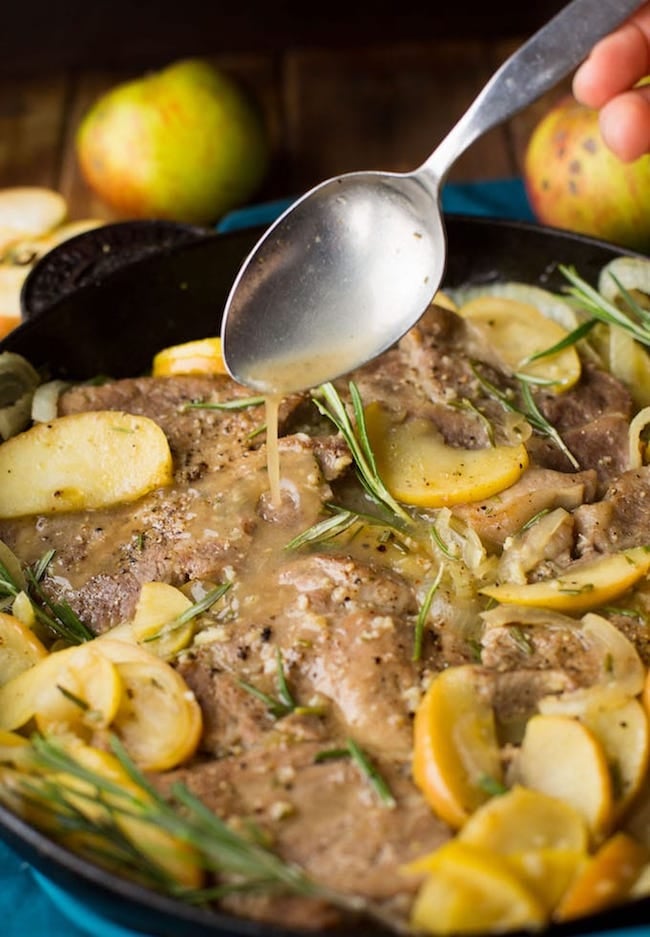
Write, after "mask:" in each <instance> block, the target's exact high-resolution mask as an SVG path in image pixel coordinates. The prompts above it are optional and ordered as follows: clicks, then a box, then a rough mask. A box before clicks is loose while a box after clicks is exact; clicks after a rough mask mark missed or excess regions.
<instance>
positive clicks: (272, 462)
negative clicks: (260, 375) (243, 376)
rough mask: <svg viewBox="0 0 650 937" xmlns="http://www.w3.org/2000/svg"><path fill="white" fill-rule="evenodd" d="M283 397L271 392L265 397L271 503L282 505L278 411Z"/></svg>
mask: <svg viewBox="0 0 650 937" xmlns="http://www.w3.org/2000/svg"><path fill="white" fill-rule="evenodd" d="M281 400H282V397H281V396H280V395H279V394H269V395H268V396H266V397H265V398H264V406H265V409H266V467H267V471H268V474H269V493H270V496H271V504H272V505H273V506H274V507H276V508H277V507H280V453H279V450H278V411H279V409H280V401H281Z"/></svg>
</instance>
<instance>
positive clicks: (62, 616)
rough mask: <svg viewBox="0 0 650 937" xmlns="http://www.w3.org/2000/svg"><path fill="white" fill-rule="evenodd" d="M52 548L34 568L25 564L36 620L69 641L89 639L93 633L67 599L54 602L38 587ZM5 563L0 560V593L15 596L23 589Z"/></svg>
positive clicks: (48, 562) (92, 636) (54, 633)
mask: <svg viewBox="0 0 650 937" xmlns="http://www.w3.org/2000/svg"><path fill="white" fill-rule="evenodd" d="M53 556H54V550H49V551H48V552H47V553H45V554H44V555H43V556H42V557H41V559H40V560H39V561H38V562H37V563H35V564H34V566H33V567H25V582H26V585H27V590H26V594H27V597H28V599H29V600H30V602H31V605H32V608H33V610H34V615H35V617H36V620H37V621H38V622H40V624H42V625H44V626H45V627H46V628H47V630H48V631H50V632H51V633H52V634H53V635H55V636H56V637H59V638H63V639H64V640H65V641H67V642H68V643H69V644H82V643H83V642H84V641H91V640H92V639H93V638H94V637H95V635H94V634H93V633H92V631H91V630H90V628H88V626H87V625H85V624H84V622H82V621H81V619H80V618H79V617H78V615H77V614H76V612H74V611H73V609H72V608H71V607H70V605H68V603H67V602H54V601H53V600H52V599H51V598H50V597H49V596H48V595H46V593H45V592H44V591H43V589H42V587H41V580H42V578H43V576H44V575H45V573H46V571H47V567H48V566H49V564H50V563H51V561H52V557H53ZM23 591H25V590H23V589H22V588H21V584H20V583H19V582H17V581H16V579H15V578H14V577H13V576H12V574H11V573H10V571H9V570H8V569H7V567H6V566H5V564H4V563H2V562H0V596H5V597H11V598H15V597H16V596H17V595H18V593H19V592H23Z"/></svg>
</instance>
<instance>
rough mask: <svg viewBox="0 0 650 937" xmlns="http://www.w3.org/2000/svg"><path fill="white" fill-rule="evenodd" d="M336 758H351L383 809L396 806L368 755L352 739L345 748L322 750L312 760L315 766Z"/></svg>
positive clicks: (386, 785) (389, 790) (388, 788)
mask: <svg viewBox="0 0 650 937" xmlns="http://www.w3.org/2000/svg"><path fill="white" fill-rule="evenodd" d="M336 758H352V760H353V761H354V762H355V764H356V765H357V767H358V769H359V770H360V772H361V774H362V775H363V777H364V778H365V779H366V780H367V781H368V783H369V784H370V786H371V787H372V788H373V790H374V791H375V793H376V794H377V796H378V797H379V799H380V801H381V802H382V804H383V805H384V806H385V807H390V808H393V807H395V806H396V801H395V798H394V797H393V793H392V791H391V789H390V787H389V786H388V784H387V782H386V781H385V780H384V778H383V777H382V776H381V774H380V773H379V771H378V770H377V768H376V767H375V765H374V764H373V763H372V761H371V760H370V758H369V757H368V755H367V754H366V753H365V752H364V751H363V749H362V748H361V747H360V746H359V745H358V744H357V743H356V742H355V741H354V739H347V741H346V743H345V748H326V749H324V750H323V751H322V752H319V753H318V754H317V755H316V757H315V759H314V760H315V762H316V764H320V763H321V762H323V761H332V760H333V759H336Z"/></svg>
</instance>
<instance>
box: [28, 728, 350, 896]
mask: <svg viewBox="0 0 650 937" xmlns="http://www.w3.org/2000/svg"><path fill="white" fill-rule="evenodd" d="M111 745H112V749H113V752H114V754H115V756H116V757H117V759H118V760H119V762H120V764H121V765H122V767H123V768H124V770H125V771H126V772H127V774H128V775H129V777H130V778H131V780H132V781H133V782H134V783H135V785H136V786H137V788H138V790H139V791H140V792H141V793H135V792H134V791H133V790H127V789H126V788H125V787H123V786H122V785H121V784H119V783H118V782H116V781H112V780H110V779H109V778H106V777H104V776H102V775H100V774H98V773H96V772H94V771H92V770H89V769H88V768H86V767H84V766H83V765H81V764H80V763H79V762H78V761H76V759H75V758H74V757H73V756H72V755H70V754H68V752H66V751H65V750H64V749H63V748H62V747H61V746H60V745H58V744H57V743H56V742H53V741H49V740H46V739H43V738H41V737H39V736H36V737H34V739H33V740H32V747H33V750H34V753H35V759H34V764H35V767H36V769H37V770H39V771H40V772H42V773H43V774H45V775H46V777H45V778H41V779H38V778H33V779H32V780H31V782H30V776H27V777H26V778H25V781H24V786H25V788H26V790H28V791H29V792H31V795H32V798H33V799H34V801H35V803H36V804H37V805H38V806H39V807H40V808H41V809H48V808H49V810H50V812H51V813H52V814H54V815H55V817H56V818H58V819H59V820H60V821H61V825H60V828H61V829H62V831H64V832H70V831H72V832H86V833H89V834H92V836H93V838H92V840H90V839H89V840H88V841H87V842H88V843H90V844H91V845H90V851H91V853H95V852H96V853H98V854H97V858H98V859H99V860H100V861H101V859H104V860H106V859H109V860H112V862H115V860H119V861H120V862H124V863H126V867H127V870H128V869H130V870H132V871H134V872H137V873H138V875H139V877H140V878H142V877H143V876H144V877H145V878H147V879H148V880H149V884H150V885H151V886H153V887H157V888H163V889H164V890H165V891H168V892H171V893H173V894H176V895H177V896H180V897H184V898H186V899H190V900H192V897H193V895H192V890H190V889H187V888H186V887H183V886H182V885H181V884H179V883H174V882H173V880H171V879H170V878H169V876H168V875H166V874H165V872H164V870H163V869H162V868H161V867H160V866H158V865H157V863H155V862H154V861H153V860H152V859H150V858H149V857H148V856H147V854H146V853H145V852H144V850H141V849H139V848H138V843H137V842H134V841H132V840H130V839H129V837H128V836H126V835H125V833H124V830H123V829H122V827H121V826H120V823H119V821H120V820H124V819H127V820H134V819H135V820H138V821H141V822H144V823H149V824H151V825H152V827H155V828H156V829H158V830H163V831H165V832H167V833H168V834H170V835H171V836H172V837H175V838H177V839H178V840H179V842H182V843H187V844H189V845H190V846H191V847H193V849H195V850H196V852H197V854H198V859H199V861H200V863H201V865H202V866H203V867H204V868H205V869H206V870H209V871H213V872H216V873H218V874H221V875H223V876H234V877H235V878H236V880H237V881H236V886H237V888H238V889H242V888H245V887H251V886H252V887H258V886H259V884H260V883H264V885H265V886H266V887H274V888H278V887H280V888H282V889H284V890H288V891H290V892H293V893H294V894H301V895H320V894H322V892H323V891H324V889H321V888H320V886H318V885H317V884H315V883H313V882H312V881H311V880H310V879H309V878H308V877H307V875H306V874H305V873H304V872H303V871H302V870H301V869H300V868H298V867H297V866H294V865H291V864H289V863H286V862H284V861H283V860H282V859H281V858H280V857H278V856H277V855H276V854H275V853H273V852H271V851H270V850H269V849H267V848H266V847H265V846H264V845H263V844H262V843H261V841H260V837H254V836H251V837H247V836H244V835H242V834H241V833H240V832H238V831H236V830H234V829H232V828H231V827H230V826H228V825H227V824H226V823H224V821H223V820H221V819H220V818H219V817H218V816H217V815H216V814H214V813H213V812H212V811H211V810H209V809H208V808H207V807H205V805H204V804H203V803H202V802H201V801H200V800H199V799H198V798H196V797H195V796H194V795H193V794H191V793H190V791H189V790H188V789H187V788H186V787H185V786H184V785H182V784H175V785H174V786H173V787H172V789H171V796H170V798H169V800H167V799H165V798H164V797H163V796H162V795H161V794H160V793H159V792H158V791H157V790H156V789H155V788H154V787H153V786H152V785H151V784H150V783H149V782H148V781H147V780H146V778H145V777H144V775H142V773H141V772H140V771H139V770H138V769H137V768H136V767H135V765H134V764H133V762H132V761H131V759H130V758H129V756H128V755H127V753H126V751H125V749H124V748H123V746H122V745H121V743H120V742H119V741H118V740H117V739H115V738H114V739H112V740H111ZM49 774H53V775H55V776H56V782H54V780H49V779H48V777H47V775H49ZM73 779H76V780H77V781H80V782H81V784H75V783H74V780H73ZM39 780H40V783H38V782H39ZM84 800H86V801H87V802H88V803H89V804H92V805H94V806H96V805H101V806H102V808H103V810H102V812H101V814H100V816H99V817H98V816H97V815H96V814H97V812H96V810H93V811H88V812H87V811H84V810H83V801H84ZM80 804H81V806H80ZM93 844H96V845H93ZM97 847H99V849H97ZM328 897H331V896H329V895H328ZM194 898H196V896H194ZM341 901H342V902H344V903H347V899H341ZM350 903H351V904H354V905H355V910H356V903H355V902H354V900H353V899H350Z"/></svg>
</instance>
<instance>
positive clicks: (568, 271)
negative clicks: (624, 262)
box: [559, 266, 650, 346]
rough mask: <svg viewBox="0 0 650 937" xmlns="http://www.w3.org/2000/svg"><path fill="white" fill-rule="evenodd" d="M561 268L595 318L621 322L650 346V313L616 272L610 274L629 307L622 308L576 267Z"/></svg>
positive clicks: (572, 290)
mask: <svg viewBox="0 0 650 937" xmlns="http://www.w3.org/2000/svg"><path fill="white" fill-rule="evenodd" d="M559 270H560V272H561V273H562V274H563V276H565V277H566V279H567V280H568V281H569V283H570V284H571V286H569V287H568V288H567V292H568V293H569V295H570V296H571V297H572V298H573V300H574V301H575V302H576V303H577V305H578V306H580V307H581V308H582V309H585V310H586V311H587V312H588V313H589V314H590V315H591V316H592V318H594V319H597V320H598V321H599V322H604V323H605V324H606V325H617V326H619V327H620V328H622V329H624V330H625V331H626V332H628V333H629V334H630V335H632V337H633V338H635V339H636V340H637V341H638V342H640V343H641V344H642V345H647V346H650V314H649V313H648V312H647V310H645V309H644V308H643V307H642V306H641V305H640V304H639V303H637V302H636V301H635V299H634V297H633V296H631V294H630V293H629V291H628V290H626V289H625V287H624V286H623V285H622V284H621V283H620V282H619V280H618V279H617V277H615V276H614V274H610V275H611V277H612V279H613V280H614V282H615V283H616V286H617V287H618V289H619V291H620V294H621V296H622V298H623V300H624V302H625V305H626V307H627V311H626V310H622V309H619V308H618V306H616V305H615V304H614V303H612V302H610V301H609V300H607V299H605V297H604V296H603V295H602V293H600V292H599V291H598V290H597V289H595V288H594V287H593V286H590V284H589V283H587V281H586V280H583V278H582V277H581V276H579V274H578V273H577V271H576V270H575V268H574V267H565V266H560V267H559Z"/></svg>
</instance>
